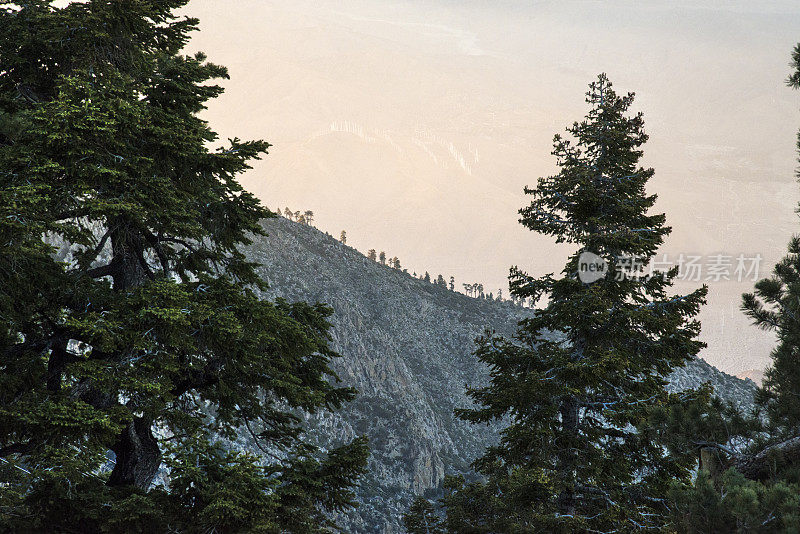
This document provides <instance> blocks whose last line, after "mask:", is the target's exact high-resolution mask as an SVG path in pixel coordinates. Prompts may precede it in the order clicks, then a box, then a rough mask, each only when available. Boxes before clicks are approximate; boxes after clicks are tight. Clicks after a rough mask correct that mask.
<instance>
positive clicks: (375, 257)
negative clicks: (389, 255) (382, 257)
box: [367, 248, 378, 261]
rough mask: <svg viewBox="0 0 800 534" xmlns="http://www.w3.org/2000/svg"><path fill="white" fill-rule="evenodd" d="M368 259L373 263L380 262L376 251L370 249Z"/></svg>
mask: <svg viewBox="0 0 800 534" xmlns="http://www.w3.org/2000/svg"><path fill="white" fill-rule="evenodd" d="M367 259H369V260H372V261H377V260H378V255H377V254H376V253H375V249H374V248H371V249H369V252H367Z"/></svg>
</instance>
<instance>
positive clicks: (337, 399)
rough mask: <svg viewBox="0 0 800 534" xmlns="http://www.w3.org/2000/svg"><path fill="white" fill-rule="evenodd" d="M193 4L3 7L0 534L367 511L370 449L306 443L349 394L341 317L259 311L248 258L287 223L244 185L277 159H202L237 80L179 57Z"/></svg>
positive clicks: (306, 528) (274, 524)
mask: <svg viewBox="0 0 800 534" xmlns="http://www.w3.org/2000/svg"><path fill="white" fill-rule="evenodd" d="M186 3H187V0H148V1H145V0H120V1H113V2H112V1H107V0H90V1H88V2H73V3H70V4H69V5H68V6H67V7H64V8H56V7H53V6H51V5H50V2H49V1H47V0H32V1H26V2H22V3H19V5H18V6H14V5H9V4H5V5H4V6H2V7H0V61H2V67H0V362H1V363H0V460H2V462H0V465H2V467H0V480H2V482H4V485H3V487H2V490H0V530H3V531H12V532H141V531H144V530H152V531H156V532H167V531H184V532H211V531H217V532H254V531H263V532H277V531H287V530H289V531H292V532H320V531H322V530H324V529H327V528H328V526H329V524H330V521H329V513H330V512H334V511H337V510H341V509H343V508H346V507H349V506H350V505H351V504H352V502H351V499H352V488H353V486H354V484H355V482H356V477H357V476H358V475H359V473H361V472H362V470H363V468H364V466H365V463H366V454H367V453H366V446H365V442H364V440H362V439H357V440H355V441H354V442H352V443H350V444H347V445H345V446H344V447H342V448H339V449H335V450H332V451H329V452H328V454H327V455H322V454H319V453H318V451H317V450H316V449H315V448H314V447H312V446H311V445H310V444H308V443H306V440H305V439H304V438H303V434H302V421H303V416H302V412H304V411H306V412H314V411H318V410H324V409H336V408H338V407H339V406H341V404H342V403H344V402H346V401H348V400H350V399H352V398H353V396H354V391H352V390H351V389H348V388H340V387H337V386H336V385H335V382H336V380H337V378H336V376H335V375H334V373H333V371H332V370H331V368H330V361H331V359H332V358H334V357H336V354H335V353H334V352H333V351H331V349H330V348H329V346H328V334H327V331H328V326H329V325H328V322H327V317H328V316H329V314H330V313H331V311H330V309H329V308H327V307H325V306H323V305H313V306H312V305H308V304H305V303H295V304H290V303H288V302H285V301H281V300H279V301H277V302H267V301H262V300H259V299H258V298H257V295H256V291H257V290H261V289H265V285H264V283H263V282H262V281H261V280H260V279H259V277H258V276H257V274H256V271H255V267H256V266H255V265H253V264H251V263H249V262H248V261H247V260H246V258H245V257H244V256H243V255H242V253H241V252H239V250H238V246H239V245H242V244H247V243H248V238H247V235H248V234H251V233H252V234H256V235H258V234H263V229H262V227H261V225H260V223H259V221H260V219H262V218H264V217H268V216H272V214H271V213H270V212H269V211H268V210H266V209H265V208H264V207H262V206H261V205H260V203H259V202H258V201H257V199H255V198H254V197H253V196H252V195H251V194H250V193H248V192H246V191H244V190H243V189H242V187H241V185H240V184H239V182H238V180H237V176H238V175H239V174H240V173H242V172H243V171H245V170H246V169H248V168H249V162H251V161H252V160H253V159H257V158H259V157H260V156H261V155H263V154H265V153H266V151H267V148H268V147H269V144H268V143H266V142H263V141H246V142H245V141H240V140H238V139H233V140H230V142H229V143H227V144H226V145H224V146H220V147H219V148H218V149H216V150H210V149H209V148H208V147H209V146H210V145H212V144H213V143H214V142H215V140H216V134H214V132H213V131H212V130H211V129H210V128H209V127H208V125H207V124H206V122H204V121H203V120H201V119H200V118H198V116H197V114H198V112H200V111H202V110H203V109H204V107H205V102H207V101H208V100H209V99H211V98H214V97H216V96H217V95H219V94H220V93H221V92H222V89H221V88H220V87H219V86H218V85H215V84H214V83H213V80H214V79H219V78H225V77H227V72H226V70H225V69H224V68H223V67H220V66H217V65H214V64H212V63H209V62H207V61H206V60H205V56H204V55H203V54H196V55H194V56H184V55H181V54H180V51H181V49H182V48H183V46H184V45H185V44H186V42H187V41H188V39H189V34H190V32H191V31H193V30H195V29H196V28H197V20H195V19H191V18H179V17H177V16H176V15H174V12H175V10H177V9H179V8H182V7H183V6H184V5H185V4H186ZM297 215H299V212H298V213H297ZM43 235H46V236H48V240H49V242H59V243H66V244H67V245H71V247H72V251H73V255H72V256H71V257H70V261H67V262H61V261H59V260H58V259H56V257H55V256H54V252H55V251H54V248H53V247H51V246H48V245H47V244H45V242H43V240H42V236H43ZM237 432H248V433H249V434H250V435H251V436H252V438H253V440H254V442H255V443H258V444H259V446H261V447H263V448H264V450H270V451H272V452H275V453H278V452H280V451H281V450H283V451H284V454H283V457H284V458H285V460H283V461H281V462H279V463H274V464H266V465H260V464H258V463H257V462H256V461H255V459H254V458H253V457H250V456H247V455H240V454H234V453H230V452H225V451H224V450H222V449H221V448H220V447H219V446H218V445H217V444H216V442H217V441H219V440H221V439H224V438H228V439H231V438H233V437H234V436H235V435H236V434H237ZM109 458H113V462H109ZM162 467H169V468H170V469H171V477H170V482H169V486H168V487H167V488H166V489H165V488H160V489H151V484H152V482H153V480H154V478H155V477H156V474H157V473H158V471H159V469H161V468H162Z"/></svg>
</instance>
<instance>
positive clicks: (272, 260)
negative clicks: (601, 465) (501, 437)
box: [246, 218, 755, 533]
mask: <svg viewBox="0 0 800 534" xmlns="http://www.w3.org/2000/svg"><path fill="white" fill-rule="evenodd" d="M264 224H265V228H266V230H267V231H268V233H269V236H268V237H263V238H257V239H256V240H255V241H254V243H253V244H252V245H251V246H250V247H248V248H247V251H246V252H247V254H248V256H249V258H250V259H251V260H252V261H256V262H258V263H260V264H261V265H262V266H261V267H260V268H259V272H260V274H261V275H262V276H263V277H264V278H265V279H266V280H267V281H268V282H269V283H270V285H271V288H270V290H269V293H268V295H266V296H268V297H270V298H273V297H276V296H281V297H284V298H286V299H287V300H305V301H310V302H316V301H319V302H325V303H327V304H329V305H331V306H332V307H333V308H334V310H335V313H334V315H333V317H332V319H331V323H332V330H331V335H332V338H333V347H334V348H335V349H336V350H337V351H338V352H339V353H340V354H341V355H342V356H343V357H342V358H340V359H338V360H337V361H336V362H334V368H335V370H336V372H337V373H338V374H339V376H340V378H341V379H342V381H343V383H344V384H346V385H348V386H353V387H355V388H357V389H358V391H359V392H360V394H359V396H358V398H357V399H356V400H355V401H354V402H352V403H350V404H349V405H348V406H346V407H345V408H344V409H343V410H341V411H340V412H338V413H336V414H324V415H319V416H314V417H312V418H310V420H309V428H311V429H312V430H311V433H312V434H313V435H314V436H315V438H316V439H317V440H318V441H319V443H320V444H321V445H322V446H323V447H333V446H336V445H338V444H341V443H342V442H345V441H348V440H350V439H352V438H353V437H355V436H358V435H367V436H368V437H369V439H370V445H371V448H372V455H371V458H370V460H369V473H368V475H367V476H366V478H365V479H364V481H363V482H362V485H361V488H360V490H359V495H358V497H359V500H360V502H361V506H360V507H359V508H358V509H357V510H356V511H355V512H351V513H349V514H348V515H347V517H344V518H341V520H340V523H341V524H342V525H343V526H344V528H345V530H346V531H347V532H354V533H355V532H357V533H367V532H370V533H372V532H375V533H378V532H380V533H395V532H402V528H401V527H400V524H401V517H402V514H403V513H404V512H405V511H406V510H407V508H408V505H409V503H410V501H411V499H412V497H413V495H414V494H420V493H425V492H426V491H429V490H432V489H434V488H436V487H437V486H438V485H439V484H440V483H441V482H442V479H443V478H444V476H445V474H447V473H456V472H463V471H466V470H467V469H468V466H469V464H470V463H471V462H472V461H473V460H474V459H475V458H476V457H478V456H480V455H481V454H482V452H483V450H484V448H485V447H486V446H487V445H489V444H490V443H492V442H493V440H494V439H495V436H496V429H494V428H490V427H484V426H475V425H469V424H466V423H463V422H461V421H458V420H457V419H456V418H455V417H454V416H453V410H454V409H455V408H457V407H466V406H469V404H470V401H469V400H468V398H467V397H466V395H465V385H467V384H469V385H477V384H480V383H483V382H485V380H486V378H487V372H486V369H485V368H484V367H483V365H482V364H480V363H479V362H478V361H477V359H476V358H475V357H474V356H473V355H472V351H473V347H474V343H473V341H474V339H475V337H476V336H478V335H480V334H481V333H482V332H484V331H485V329H487V328H488V329H492V330H495V331H497V332H499V333H502V334H506V335H510V334H511V333H513V332H514V330H515V329H516V322H517V320H518V319H519V318H520V317H521V316H522V315H523V314H524V313H526V312H525V311H524V310H521V309H520V308H518V307H516V306H513V305H511V304H509V303H498V302H490V301H486V300H480V299H474V298H470V297H467V296H465V295H462V294H460V293H455V292H452V291H449V290H448V289H446V288H444V287H441V286H437V285H433V284H430V283H427V282H424V281H422V280H417V279H415V278H413V277H411V276H410V275H408V274H405V273H403V272H401V271H398V270H395V269H392V268H389V267H386V266H382V265H380V264H378V263H376V262H374V261H371V260H369V259H367V258H366V257H365V256H363V255H362V254H361V253H360V252H358V251H357V250H355V249H353V248H351V247H348V246H345V245H343V244H341V243H340V242H338V241H337V240H335V239H334V238H332V237H330V236H327V235H325V234H323V233H321V232H319V231H318V230H316V229H314V228H312V227H309V226H305V225H300V224H297V223H293V222H290V221H288V220H287V219H284V218H278V219H273V220H269V221H266V222H265V223H264ZM672 378H673V386H674V387H675V388H676V389H684V388H689V387H694V386H697V385H700V384H702V383H704V382H706V381H710V382H711V383H712V384H713V385H714V386H715V388H717V392H718V393H719V394H720V395H722V396H724V397H726V398H729V399H731V400H735V401H736V402H739V403H741V404H745V405H746V404H749V403H750V402H751V397H752V392H753V389H754V387H755V385H754V384H753V383H752V382H751V381H743V380H739V379H737V378H735V377H732V376H729V375H726V374H724V373H722V372H720V371H718V370H717V369H715V368H713V367H711V366H710V365H708V364H707V363H705V362H703V361H702V360H697V361H694V362H691V363H690V365H688V366H687V367H686V368H685V369H681V370H678V371H677V372H676V373H675V375H674V376H673V377H672Z"/></svg>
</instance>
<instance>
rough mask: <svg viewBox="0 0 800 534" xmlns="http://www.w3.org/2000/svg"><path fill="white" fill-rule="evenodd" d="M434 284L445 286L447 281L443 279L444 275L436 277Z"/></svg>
mask: <svg viewBox="0 0 800 534" xmlns="http://www.w3.org/2000/svg"><path fill="white" fill-rule="evenodd" d="M436 285H437V286H443V287H447V282H445V281H444V276H442V275H441V274H440V275H439V276H437V277H436Z"/></svg>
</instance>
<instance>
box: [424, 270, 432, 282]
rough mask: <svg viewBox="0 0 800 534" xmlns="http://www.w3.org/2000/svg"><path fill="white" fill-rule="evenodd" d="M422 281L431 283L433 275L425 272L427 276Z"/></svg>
mask: <svg viewBox="0 0 800 534" xmlns="http://www.w3.org/2000/svg"><path fill="white" fill-rule="evenodd" d="M422 279H423V280H424V281H426V282H428V283H430V282H431V275H430V274H429V273H428V271H425V276H423V277H422Z"/></svg>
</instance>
